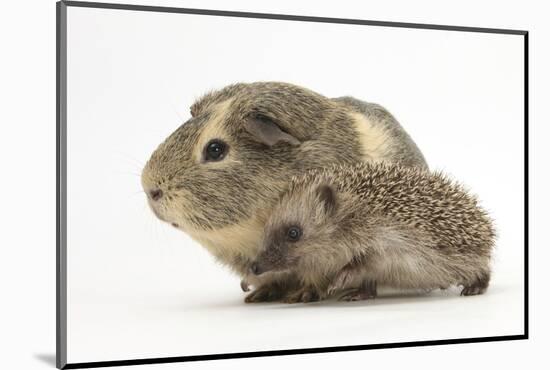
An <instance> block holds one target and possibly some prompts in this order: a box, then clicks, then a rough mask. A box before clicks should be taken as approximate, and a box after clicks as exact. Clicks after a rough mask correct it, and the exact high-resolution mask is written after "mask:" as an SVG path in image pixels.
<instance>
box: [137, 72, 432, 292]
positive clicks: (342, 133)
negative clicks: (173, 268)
mask: <svg viewBox="0 0 550 370" xmlns="http://www.w3.org/2000/svg"><path fill="white" fill-rule="evenodd" d="M190 111H191V118H190V119H189V120H188V121H187V122H185V123H184V124H182V125H181V126H180V127H178V128H177V129H176V130H175V131H174V132H173V133H172V134H171V135H170V136H168V138H166V139H165V140H164V142H162V143H161V144H160V145H159V146H158V148H157V149H156V150H155V151H154V152H153V154H152V155H151V157H150V159H149V160H148V162H147V164H146V165H145V167H144V169H143V171H142V176H141V180H142V186H143V188H144V190H145V192H146V194H147V197H148V203H149V205H150V207H151V209H152V210H153V212H154V213H155V215H156V216H157V217H158V218H159V219H161V220H163V221H166V222H168V223H171V224H172V225H174V226H176V227H178V228H179V229H180V230H182V231H184V232H186V233H188V234H189V235H190V236H191V237H192V238H194V239H195V240H196V241H198V242H199V243H200V244H201V245H203V246H204V247H205V248H207V249H208V250H209V251H210V252H211V253H212V254H213V255H214V256H215V257H216V259H217V260H218V261H220V262H222V263H223V264H225V265H227V266H229V267H230V268H231V269H232V270H233V271H235V272H236V273H237V274H239V275H240V276H241V277H242V278H243V279H246V280H247V281H246V282H245V283H243V285H242V286H243V289H246V287H247V286H248V283H250V284H251V285H253V286H254V287H255V288H256V289H255V291H253V292H252V293H250V294H249V295H248V297H247V299H246V300H247V301H248V302H256V301H267V300H273V299H279V298H280V297H281V296H283V295H284V294H285V291H287V290H288V289H289V288H291V287H292V286H293V278H292V277H291V276H282V275H281V276H279V277H278V278H264V277H257V276H254V275H251V274H249V270H250V263H251V262H252V260H253V259H254V258H255V256H256V254H257V251H258V245H259V240H260V238H261V235H262V230H263V226H264V223H265V220H266V219H267V216H268V215H269V214H270V212H271V209H272V207H273V206H274V204H275V203H276V201H277V199H278V198H279V195H280V193H281V192H282V191H283V190H284V189H285V188H286V186H287V184H288V181H289V180H290V178H291V177H292V176H294V175H298V174H300V173H303V172H304V171H306V170H308V169H314V168H322V167H326V166H329V165H331V164H334V163H339V164H353V163H358V162H365V161H367V162H379V161H392V162H397V163H400V164H401V165H403V166H409V167H419V168H425V167H427V165H426V162H425V160H424V157H423V155H422V154H421V152H420V151H419V149H418V148H417V146H416V144H415V143H414V142H413V140H412V139H411V138H410V136H409V135H408V134H407V133H406V132H405V130H404V129H403V128H402V127H401V125H400V124H399V123H398V122H397V121H396V119H395V118H394V117H393V116H392V115H391V114H390V113H388V112H387V111H386V110H385V109H384V108H382V107H381V106H379V105H377V104H372V103H365V102H362V101H359V100H357V99H354V98H351V97H342V98H336V99H330V98H327V97H324V96H322V95H320V94H317V93H315V92H313V91H311V90H308V89H306V88H303V87H299V86H295V85H292V84H288V83H281V82H255V83H238V84H234V85H230V86H227V87H225V88H223V89H221V90H219V91H214V92H210V93H208V94H206V95H204V96H203V97H201V98H200V99H198V100H197V101H196V102H195V103H194V104H193V105H192V106H191V109H190Z"/></svg>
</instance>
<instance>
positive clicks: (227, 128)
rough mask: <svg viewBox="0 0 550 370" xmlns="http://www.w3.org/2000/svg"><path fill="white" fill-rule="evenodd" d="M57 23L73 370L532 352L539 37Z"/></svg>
mask: <svg viewBox="0 0 550 370" xmlns="http://www.w3.org/2000/svg"><path fill="white" fill-rule="evenodd" d="M57 12H58V13H57V26H58V30H57V31H58V33H57V37H58V44H57V45H58V50H57V53H58V54H57V55H58V60H57V67H58V69H57V97H58V99H57V109H58V110H57V112H58V121H57V132H58V142H57V153H58V157H57V159H58V163H57V169H58V174H57V179H58V187H57V206H58V209H57V227H58V228H57V237H58V239H57V366H58V367H59V368H83V367H92V366H93V367H97V366H113V365H130V364H146V363H157V362H158V363H160V362H177V361H194V360H208V359H220V358H235V357H253V356H272V355H283V354H298V353H316V352H330V351H346V350H366V349H371V348H392V347H402V346H420V345H437V344H454V343H467V342H482V341H494V340H512V339H526V338H527V334H528V333H527V286H528V284H527V272H528V271H527V234H526V227H527V213H526V211H527V201H526V200H527V176H526V175H527V144H528V143H527V128H528V126H527V89H526V87H527V63H526V62H527V32H526V31H519V30H505V29H489V28H469V27H460V26H442V25H427V24H407V23H392V22H384V21H382V20H376V21H374V20H356V19H336V18H321V17H310V16H300V15H281V14H259V13H240V12H231V11H216V10H200V9H181V8H167V7H157V6H144V5H139V6H138V5H125V4H103V3H90V2H73V1H64V2H59V3H58V4H57ZM365 356H368V352H365Z"/></svg>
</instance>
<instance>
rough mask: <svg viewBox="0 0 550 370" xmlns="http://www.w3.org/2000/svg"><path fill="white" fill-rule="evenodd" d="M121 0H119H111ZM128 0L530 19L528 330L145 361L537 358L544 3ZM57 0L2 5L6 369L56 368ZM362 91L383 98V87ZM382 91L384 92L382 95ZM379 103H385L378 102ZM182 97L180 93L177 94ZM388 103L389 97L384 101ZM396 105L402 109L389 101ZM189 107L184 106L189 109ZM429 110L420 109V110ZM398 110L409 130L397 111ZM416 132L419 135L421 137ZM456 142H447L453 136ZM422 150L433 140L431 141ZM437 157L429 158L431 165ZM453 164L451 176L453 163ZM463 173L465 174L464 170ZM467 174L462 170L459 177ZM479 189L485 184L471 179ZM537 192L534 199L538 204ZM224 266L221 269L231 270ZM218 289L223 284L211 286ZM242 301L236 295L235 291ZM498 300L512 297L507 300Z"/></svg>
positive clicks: (486, 362)
mask: <svg viewBox="0 0 550 370" xmlns="http://www.w3.org/2000/svg"><path fill="white" fill-rule="evenodd" d="M113 2H114V0H113ZM126 2H133V3H146V4H151V3H156V4H159V5H172V6H187V7H199V8H200V7H204V8H212V9H228V10H245V11H259V12H276V13H286V14H304V15H319V16H334V17H347V18H362V19H376V20H394V21H407V22H422V23H435V24H454V25H470V26H478V27H502V28H517V29H529V30H530V31H531V36H530V41H531V43H530V45H531V47H530V56H531V58H530V70H531V83H530V96H531V121H530V123H531V130H530V134H531V135H530V136H531V149H530V153H531V160H532V162H531V164H532V167H531V177H530V178H531V184H530V190H531V208H530V209H531V211H530V216H531V217H530V220H531V227H530V231H531V232H530V234H531V252H530V261H531V269H530V276H531V280H530V281H531V294H530V297H531V299H530V302H531V305H530V317H531V323H532V325H531V330H530V340H528V341H520V342H518V341H514V342H500V343H487V344H471V345H453V346H443V347H440V346H438V347H422V348H405V349H392V350H381V351H360V352H348V353H332V354H316V355H303V356H285V357H273V358H255V359H241V360H227V361H209V362H200V363H187V364H172V365H150V366H141V367H140V368H144V369H146V368H147V369H153V368H154V369H157V368H158V369H161V368H162V369H164V368H166V369H169V368H174V369H175V368H177V369H181V368H183V369H185V368H189V369H239V370H242V369H257V368H258V367H261V368H262V369H280V368H281V367H288V366H291V367H315V368H319V369H328V368H335V367H345V366H356V365H358V364H359V365H363V364H365V363H368V364H369V365H370V366H371V367H372V366H384V367H385V368H394V367H402V366H407V368H413V369H414V368H422V369H436V368H437V369H439V368H440V367H441V366H442V364H443V365H444V366H445V367H446V368H448V369H464V368H468V367H471V368H476V367H481V366H485V367H487V366H493V367H494V366H498V367H499V368H501V369H511V368H518V367H519V366H525V365H526V364H533V365H534V364H535V363H539V362H540V360H542V358H543V356H544V355H545V351H546V347H547V342H548V339H549V337H548V329H549V325H548V324H549V321H548V315H547V312H548V311H549V310H550V306H549V303H550V301H549V300H548V298H547V297H548V296H547V294H546V284H545V283H546V282H547V281H548V274H547V268H546V261H547V260H548V258H549V257H550V255H549V254H548V249H547V248H545V244H546V242H545V234H544V230H545V228H546V218H545V215H546V211H545V209H546V207H548V206H549V205H550V204H549V202H548V195H547V194H548V193H547V191H546V189H547V188H548V186H549V185H550V183H549V181H548V180H549V179H548V176H547V175H546V174H547V171H546V167H547V163H546V161H545V158H547V157H548V155H549V153H548V145H547V144H546V141H547V137H548V131H547V127H548V126H547V125H546V122H548V120H549V119H550V117H549V116H548V111H547V110H546V108H545V107H546V105H547V104H546V103H547V97H548V94H549V93H550V91H549V86H550V79H549V72H548V69H547V68H546V66H547V65H549V64H550V54H549V52H548V48H547V47H546V45H547V44H548V42H550V38H549V36H550V26H549V25H548V23H547V19H546V17H545V14H546V12H545V4H544V3H541V2H535V1H527V2H523V3H519V2H502V1H491V0H488V1H485V2H482V3H480V2H478V1H473V0H471V1H470V0H464V1H460V2H444V3H443V2H439V1H433V0H418V1H415V2H409V1H402V0H388V1H385V2H376V3H365V2H354V1H346V0H342V1H339V2H318V1H305V0H304V1H294V0H293V1H285V0H278V1H276V2H275V1H265V2H257V1H250V0H234V1H232V2H231V3H230V4H229V3H227V2H226V1H223V0H187V1H181V0H156V1H153V0H143V1H131V0H127V1H126ZM54 5H55V4H54V2H53V1H38V0H36V1H33V0H29V1H26V2H9V3H6V4H5V7H4V11H3V12H2V13H1V14H0V17H1V19H2V22H0V30H1V31H2V32H1V33H0V38H1V40H2V42H3V45H4V49H5V50H6V54H5V56H4V57H3V58H2V59H0V66H2V68H1V69H0V74H1V77H2V81H3V83H2V88H1V89H0V96H1V98H2V101H3V102H4V103H3V107H2V110H0V118H1V120H2V121H1V122H2V128H3V135H1V136H0V142H1V145H0V153H1V156H0V162H1V164H2V169H3V172H2V173H3V176H2V180H4V181H2V182H0V190H1V191H2V194H3V195H4V197H3V201H2V210H3V212H1V213H0V220H1V222H2V225H3V228H2V233H0V245H2V246H3V247H4V248H3V258H2V259H0V261H1V262H0V263H1V266H2V268H1V269H0V276H1V277H2V281H3V282H4V283H3V285H2V288H3V297H4V298H5V300H4V304H3V305H2V306H1V307H0V312H1V313H2V315H1V316H0V317H1V319H0V322H1V324H2V333H1V334H0V344H2V345H3V348H6V349H8V350H7V351H5V353H3V357H2V363H3V365H5V366H6V367H10V368H23V367H24V368H33V369H35V368H36V369H38V368H44V369H45V368H52V367H53V361H54V352H55V323H54V316H55V298H54V297H55V268H54V265H55V252H54V250H55V218H54V217H53V215H54V213H55V197H54V194H55V151H54V142H55V123H54V122H55V89H54V86H55V74H54V73H53V71H54V70H55V9H54ZM365 98H372V99H373V100H379V99H376V96H370V95H369V96H367V97H365ZM379 101H380V102H382V101H381V100H379ZM383 103H384V102H383ZM179 104H180V102H179V100H178V105H179ZM386 105H388V104H386ZM389 108H390V109H391V110H392V111H393V112H394V113H399V112H398V111H397V110H396V108H398V107H392V106H390V107H389ZM184 111H185V109H184ZM424 113H425V112H424ZM398 118H400V119H401V121H403V123H405V124H406V126H407V128H408V130H409V131H412V128H411V127H410V126H411V124H410V123H409V120H408V119H407V122H405V118H406V117H403V116H402V115H401V114H399V115H398ZM416 139H417V140H418V139H419V138H416ZM446 144H447V145H451V144H452V143H446ZM423 149H424V151H426V149H427V148H426V147H425V145H424V148H423ZM436 159H437V158H430V162H431V164H433V161H434V160H436ZM452 172H453V173H455V175H456V170H455V169H454V168H453V169H452ZM461 176H462V178H463V179H464V176H463V175H461ZM464 180H466V179H464ZM476 191H477V192H478V193H480V195H483V196H484V194H481V192H480V191H479V190H478V189H477V188H476ZM535 203H536V204H535ZM224 276H226V275H224ZM216 291H217V290H216ZM235 302H236V303H235V304H238V303H237V301H235ZM501 309H502V310H503V311H505V310H508V307H506V306H503V307H501Z"/></svg>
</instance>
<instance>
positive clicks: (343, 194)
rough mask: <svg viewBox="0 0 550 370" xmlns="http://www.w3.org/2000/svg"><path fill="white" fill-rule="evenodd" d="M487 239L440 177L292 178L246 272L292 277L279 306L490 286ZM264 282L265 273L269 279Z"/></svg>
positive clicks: (405, 173) (333, 174)
mask: <svg viewBox="0 0 550 370" xmlns="http://www.w3.org/2000/svg"><path fill="white" fill-rule="evenodd" d="M494 239H495V231H494V228H493V225H492V222H491V220H490V218H489V217H488V216H487V213H486V212H485V211H484V210H483V209H482V208H480V207H479V205H478V204H477V201H476V199H475V197H473V196H471V195H469V194H468V193H467V192H466V191H465V190H464V189H463V188H462V187H461V186H460V185H458V184H456V183H454V182H452V181H450V180H448V179H447V178H446V177H445V176H443V175H441V174H439V173H430V172H429V171H427V170H423V169H418V168H412V167H410V168H406V167H402V166H399V165H395V164H389V163H374V164H361V165H356V166H341V167H335V168H333V169H324V170H317V171H310V172H308V173H307V174H305V175H302V176H299V177H297V178H295V179H294V180H293V181H292V183H291V185H290V187H289V190H288V192H286V193H285V194H284V195H283V196H282V198H281V200H280V201H279V203H278V204H277V206H275V207H274V210H273V213H272V215H271V216H270V217H269V219H268V221H267V222H266V228H265V231H264V236H263V241H262V248H261V249H260V253H259V256H258V257H257V259H256V262H255V263H253V264H252V267H251V269H252V271H253V272H254V273H255V274H258V275H259V276H262V274H264V273H269V272H271V273H273V272H275V273H276V272H279V271H288V270H290V271H292V272H294V273H295V274H297V276H298V277H299V280H300V282H301V284H300V288H299V289H297V290H296V292H294V293H293V294H289V295H287V297H286V301H287V302H308V301H311V300H316V299H322V298H326V297H328V296H331V295H333V294H336V293H342V292H344V293H345V294H344V295H343V296H342V297H341V298H342V299H344V300H359V299H367V298H371V297H374V296H376V287H377V284H382V285H385V286H390V287H394V288H399V289H403V288H404V289H422V290H431V289H436V288H447V287H449V286H452V285H461V286H463V289H462V294H463V295H473V294H481V293H483V292H484V291H485V289H486V288H487V286H488V283H489V278H490V268H489V263H490V259H491V253H492V249H493V246H494ZM267 275H269V274H267Z"/></svg>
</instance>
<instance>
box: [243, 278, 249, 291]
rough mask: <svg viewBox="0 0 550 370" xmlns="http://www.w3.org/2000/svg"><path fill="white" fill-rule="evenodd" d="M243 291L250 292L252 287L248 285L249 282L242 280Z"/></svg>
mask: <svg viewBox="0 0 550 370" xmlns="http://www.w3.org/2000/svg"><path fill="white" fill-rule="evenodd" d="M241 289H242V291H243V292H249V291H250V285H249V284H248V281H246V280H245V279H242V280H241Z"/></svg>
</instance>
